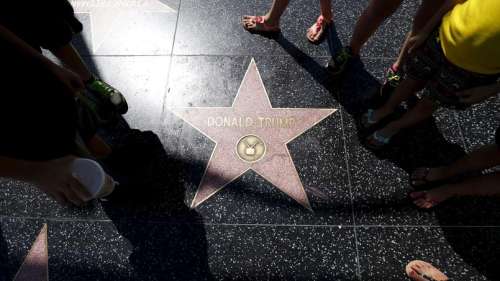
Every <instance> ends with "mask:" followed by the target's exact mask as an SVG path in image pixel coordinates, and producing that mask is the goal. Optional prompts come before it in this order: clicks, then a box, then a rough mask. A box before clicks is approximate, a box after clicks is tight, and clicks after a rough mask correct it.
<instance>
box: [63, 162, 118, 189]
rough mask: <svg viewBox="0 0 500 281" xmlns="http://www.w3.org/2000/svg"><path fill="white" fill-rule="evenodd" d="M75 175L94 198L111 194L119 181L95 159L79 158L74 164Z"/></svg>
mask: <svg viewBox="0 0 500 281" xmlns="http://www.w3.org/2000/svg"><path fill="white" fill-rule="evenodd" d="M72 171H73V176H74V177H75V178H76V179H77V180H78V181H79V182H80V183H81V184H82V185H83V186H84V187H85V188H86V189H87V191H88V192H89V193H90V194H91V195H92V198H102V197H106V196H108V195H110V194H111V193H112V192H113V190H114V189H115V186H116V185H117V182H115V181H114V180H113V178H112V177H110V176H108V175H107V174H106V172H104V169H103V168H102V167H101V165H99V163H97V162H96V161H94V160H91V159H86V158H77V159H75V160H74V161H73V164H72Z"/></svg>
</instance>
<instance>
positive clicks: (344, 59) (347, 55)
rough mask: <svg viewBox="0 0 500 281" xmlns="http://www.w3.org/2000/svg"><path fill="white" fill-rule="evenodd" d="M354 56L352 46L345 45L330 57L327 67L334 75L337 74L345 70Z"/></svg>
mask: <svg viewBox="0 0 500 281" xmlns="http://www.w3.org/2000/svg"><path fill="white" fill-rule="evenodd" d="M353 57H354V55H353V54H352V50H351V47H344V48H342V50H341V51H340V52H339V53H338V54H337V55H336V56H335V57H332V58H331V59H330V61H329V62H328V64H327V65H326V69H327V70H328V71H329V72H330V73H331V74H332V75H333V76H337V75H339V74H341V73H342V72H344V69H345V66H346V65H347V63H348V62H349V61H350V60H351V59H352V58H353Z"/></svg>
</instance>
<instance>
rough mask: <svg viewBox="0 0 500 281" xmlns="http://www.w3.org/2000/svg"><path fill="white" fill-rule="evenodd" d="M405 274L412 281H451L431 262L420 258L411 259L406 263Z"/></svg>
mask: <svg viewBox="0 0 500 281" xmlns="http://www.w3.org/2000/svg"><path fill="white" fill-rule="evenodd" d="M406 275H408V277H410V279H412V280H414V281H451V279H449V278H448V276H446V275H445V274H444V273H442V272H441V271H440V270H439V269H437V268H436V267H434V266H433V265H432V264H430V263H427V262H425V261H420V260H414V261H411V262H410V263H408V264H407V265H406Z"/></svg>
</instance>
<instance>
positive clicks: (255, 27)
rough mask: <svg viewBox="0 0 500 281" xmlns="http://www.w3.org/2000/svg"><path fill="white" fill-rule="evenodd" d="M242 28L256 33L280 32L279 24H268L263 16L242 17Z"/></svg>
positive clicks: (267, 20)
mask: <svg viewBox="0 0 500 281" xmlns="http://www.w3.org/2000/svg"><path fill="white" fill-rule="evenodd" d="M241 24H242V25H243V28H245V29H246V30H248V31H250V32H256V33H277V32H280V27H279V23H270V22H269V19H268V18H266V17H265V16H243V18H242V19H241Z"/></svg>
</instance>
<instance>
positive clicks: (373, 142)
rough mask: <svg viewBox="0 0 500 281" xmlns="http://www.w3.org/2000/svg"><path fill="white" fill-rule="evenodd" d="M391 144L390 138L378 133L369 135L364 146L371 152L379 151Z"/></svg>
mask: <svg viewBox="0 0 500 281" xmlns="http://www.w3.org/2000/svg"><path fill="white" fill-rule="evenodd" d="M390 142H391V138H388V137H384V136H382V135H380V133H379V132H378V131H376V132H374V133H373V134H372V135H370V136H369V137H368V138H367V140H366V143H365V145H366V146H367V147H368V148H370V149H372V150H381V149H383V148H385V147H386V146H387V145H388V144H389V143H390Z"/></svg>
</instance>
